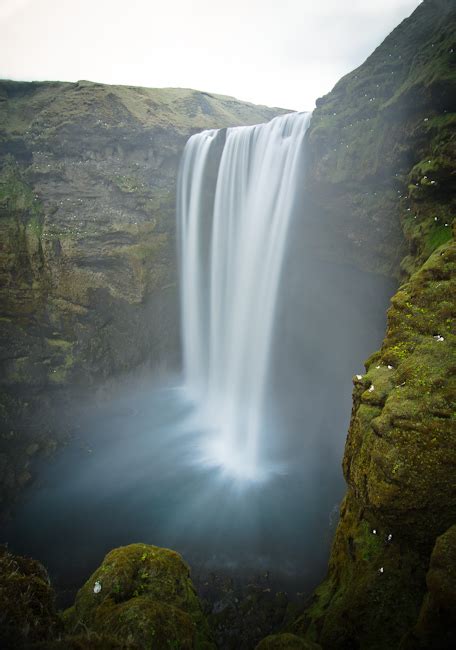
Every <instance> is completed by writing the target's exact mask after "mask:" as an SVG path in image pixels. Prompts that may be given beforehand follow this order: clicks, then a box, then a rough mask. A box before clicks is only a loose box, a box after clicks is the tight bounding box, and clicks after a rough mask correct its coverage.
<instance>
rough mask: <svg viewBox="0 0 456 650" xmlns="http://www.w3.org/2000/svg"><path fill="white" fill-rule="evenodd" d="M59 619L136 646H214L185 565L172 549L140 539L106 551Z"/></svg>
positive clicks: (68, 625)
mask: <svg viewBox="0 0 456 650" xmlns="http://www.w3.org/2000/svg"><path fill="white" fill-rule="evenodd" d="M97 584H99V585H100V589H99V590H96V591H95V589H94V585H97ZM65 622H66V628H67V630H68V632H69V633H70V634H75V633H78V632H81V630H90V631H91V632H95V633H97V634H101V635H105V634H108V635H109V634H111V635H113V636H114V637H115V638H116V639H118V640H120V641H124V642H127V641H131V642H133V643H134V644H137V645H138V647H141V648H142V647H148V645H154V644H156V646H157V647H166V643H168V640H169V643H170V644H171V642H172V643H173V644H174V645H175V646H176V647H179V648H183V649H184V648H189V649H190V648H194V647H197V648H207V649H209V648H213V647H214V646H213V644H212V642H211V638H210V633H209V628H208V625H207V621H206V619H205V616H204V614H203V610H202V607H201V604H200V601H199V599H198V597H197V595H196V592H195V590H194V587H193V584H192V581H191V579H190V573H189V569H188V567H187V565H186V564H185V563H184V562H183V560H182V558H181V557H180V555H178V554H177V553H175V552H174V551H170V550H168V549H163V548H158V547H156V546H148V545H145V544H131V545H130V546H125V547H121V548H118V549H114V550H113V551H111V552H110V553H108V555H107V556H106V557H105V559H104V560H103V563H102V564H101V566H100V567H99V568H98V569H97V570H96V571H95V573H94V574H93V575H92V576H91V577H90V578H89V580H88V581H87V582H86V584H85V585H84V586H83V587H82V588H81V589H80V590H79V592H78V594H77V596H76V600H75V604H74V607H72V608H70V610H67V612H66V613H65Z"/></svg>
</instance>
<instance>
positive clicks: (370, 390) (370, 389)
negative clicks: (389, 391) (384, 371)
mask: <svg viewBox="0 0 456 650" xmlns="http://www.w3.org/2000/svg"><path fill="white" fill-rule="evenodd" d="M374 390H375V388H374V384H372V385H371V386H370V387H369V390H368V392H369V393H372V392H373V391H374Z"/></svg>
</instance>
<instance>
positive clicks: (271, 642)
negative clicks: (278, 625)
mask: <svg viewBox="0 0 456 650" xmlns="http://www.w3.org/2000/svg"><path fill="white" fill-rule="evenodd" d="M255 650H321V646H319V645H317V644H316V643H312V641H308V640H307V639H303V638H302V637H300V636H296V635H295V634H289V633H284V634H271V635H270V636H267V637H266V638H265V639H263V640H262V641H260V643H259V644H258V645H257V647H256V649H255Z"/></svg>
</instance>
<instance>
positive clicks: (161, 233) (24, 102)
mask: <svg viewBox="0 0 456 650" xmlns="http://www.w3.org/2000/svg"><path fill="white" fill-rule="evenodd" d="M280 112H282V111H280V110H279V109H269V108H266V107H261V106H254V105H251V104H245V103H241V102H238V101H237V100H234V99H232V98H229V97H221V96H214V95H210V94H207V93H201V92H196V91H192V90H179V89H145V88H133V87H122V86H105V85H102V84H94V83H90V82H84V81H82V82H78V83H55V82H52V83H48V82H44V83H19V82H12V81H2V82H0V305H1V306H0V361H1V375H0V382H1V385H0V389H1V398H0V400H1V401H0V409H1V416H2V429H1V435H2V439H1V442H2V444H1V447H2V449H1V450H0V486H1V489H0V494H1V496H2V497H3V500H4V502H6V501H8V500H9V498H10V496H11V494H12V493H13V492H14V490H15V489H16V488H17V487H20V486H21V485H22V484H24V483H26V482H27V481H28V480H29V479H30V472H29V467H28V465H29V462H30V458H31V457H32V456H33V455H34V454H35V453H36V451H37V446H38V448H41V449H47V450H51V449H52V448H53V446H54V445H55V442H56V441H55V436H56V433H59V434H62V433H63V432H64V429H65V424H64V421H63V418H62V409H61V408H60V410H58V411H57V410H56V408H55V407H56V404H57V403H60V402H61V401H62V400H63V397H64V395H66V393H67V389H68V388H71V389H75V387H78V388H79V389H82V390H84V389H87V388H89V389H90V390H93V389H94V388H95V387H96V386H97V385H98V383H99V382H101V381H103V380H105V379H106V378H109V377H112V376H116V375H118V374H119V373H122V372H125V371H129V370H131V369H133V368H136V367H137V366H139V365H141V364H145V363H146V364H150V365H152V366H154V367H157V366H160V365H164V364H167V365H168V366H169V365H171V366H172V365H173V364H174V365H176V363H177V360H178V356H179V335H178V329H179V322H178V321H179V319H178V299H177V298H178V297H177V288H176V253H175V241H174V239H175V237H174V224H175V215H174V211H175V194H176V178H177V171H178V165H179V160H180V155H181V153H182V150H183V148H184V145H185V142H186V141H187V139H188V138H189V136H190V135H191V134H192V133H194V132H196V131H199V130H202V129H205V128H215V127H217V128H219V127H220V128H221V127H227V126H233V125H237V124H252V123H257V122H262V121H267V120H269V119H271V118H272V117H274V115H277V114H278V113H280Z"/></svg>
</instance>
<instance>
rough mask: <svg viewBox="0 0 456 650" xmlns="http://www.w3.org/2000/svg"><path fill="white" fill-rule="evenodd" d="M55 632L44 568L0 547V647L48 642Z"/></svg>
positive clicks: (51, 597) (55, 620) (56, 621)
mask: <svg viewBox="0 0 456 650" xmlns="http://www.w3.org/2000/svg"><path fill="white" fill-rule="evenodd" d="M59 630H60V621H59V618H58V616H57V612H56V608H55V594H54V591H53V589H52V587H51V585H50V582H49V577H48V574H47V572H46V570H45V568H44V567H43V566H42V565H41V564H40V563H39V562H37V561H36V560H32V559H29V558H24V557H19V556H17V555H12V554H11V553H9V552H8V551H7V550H6V549H5V548H4V547H0V647H1V648H5V649H7V650H11V649H13V648H26V647H30V646H31V645H32V644H33V643H35V642H38V641H42V642H46V643H48V642H50V640H51V639H53V638H54V636H55V635H56V634H57V633H58V632H59Z"/></svg>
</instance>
